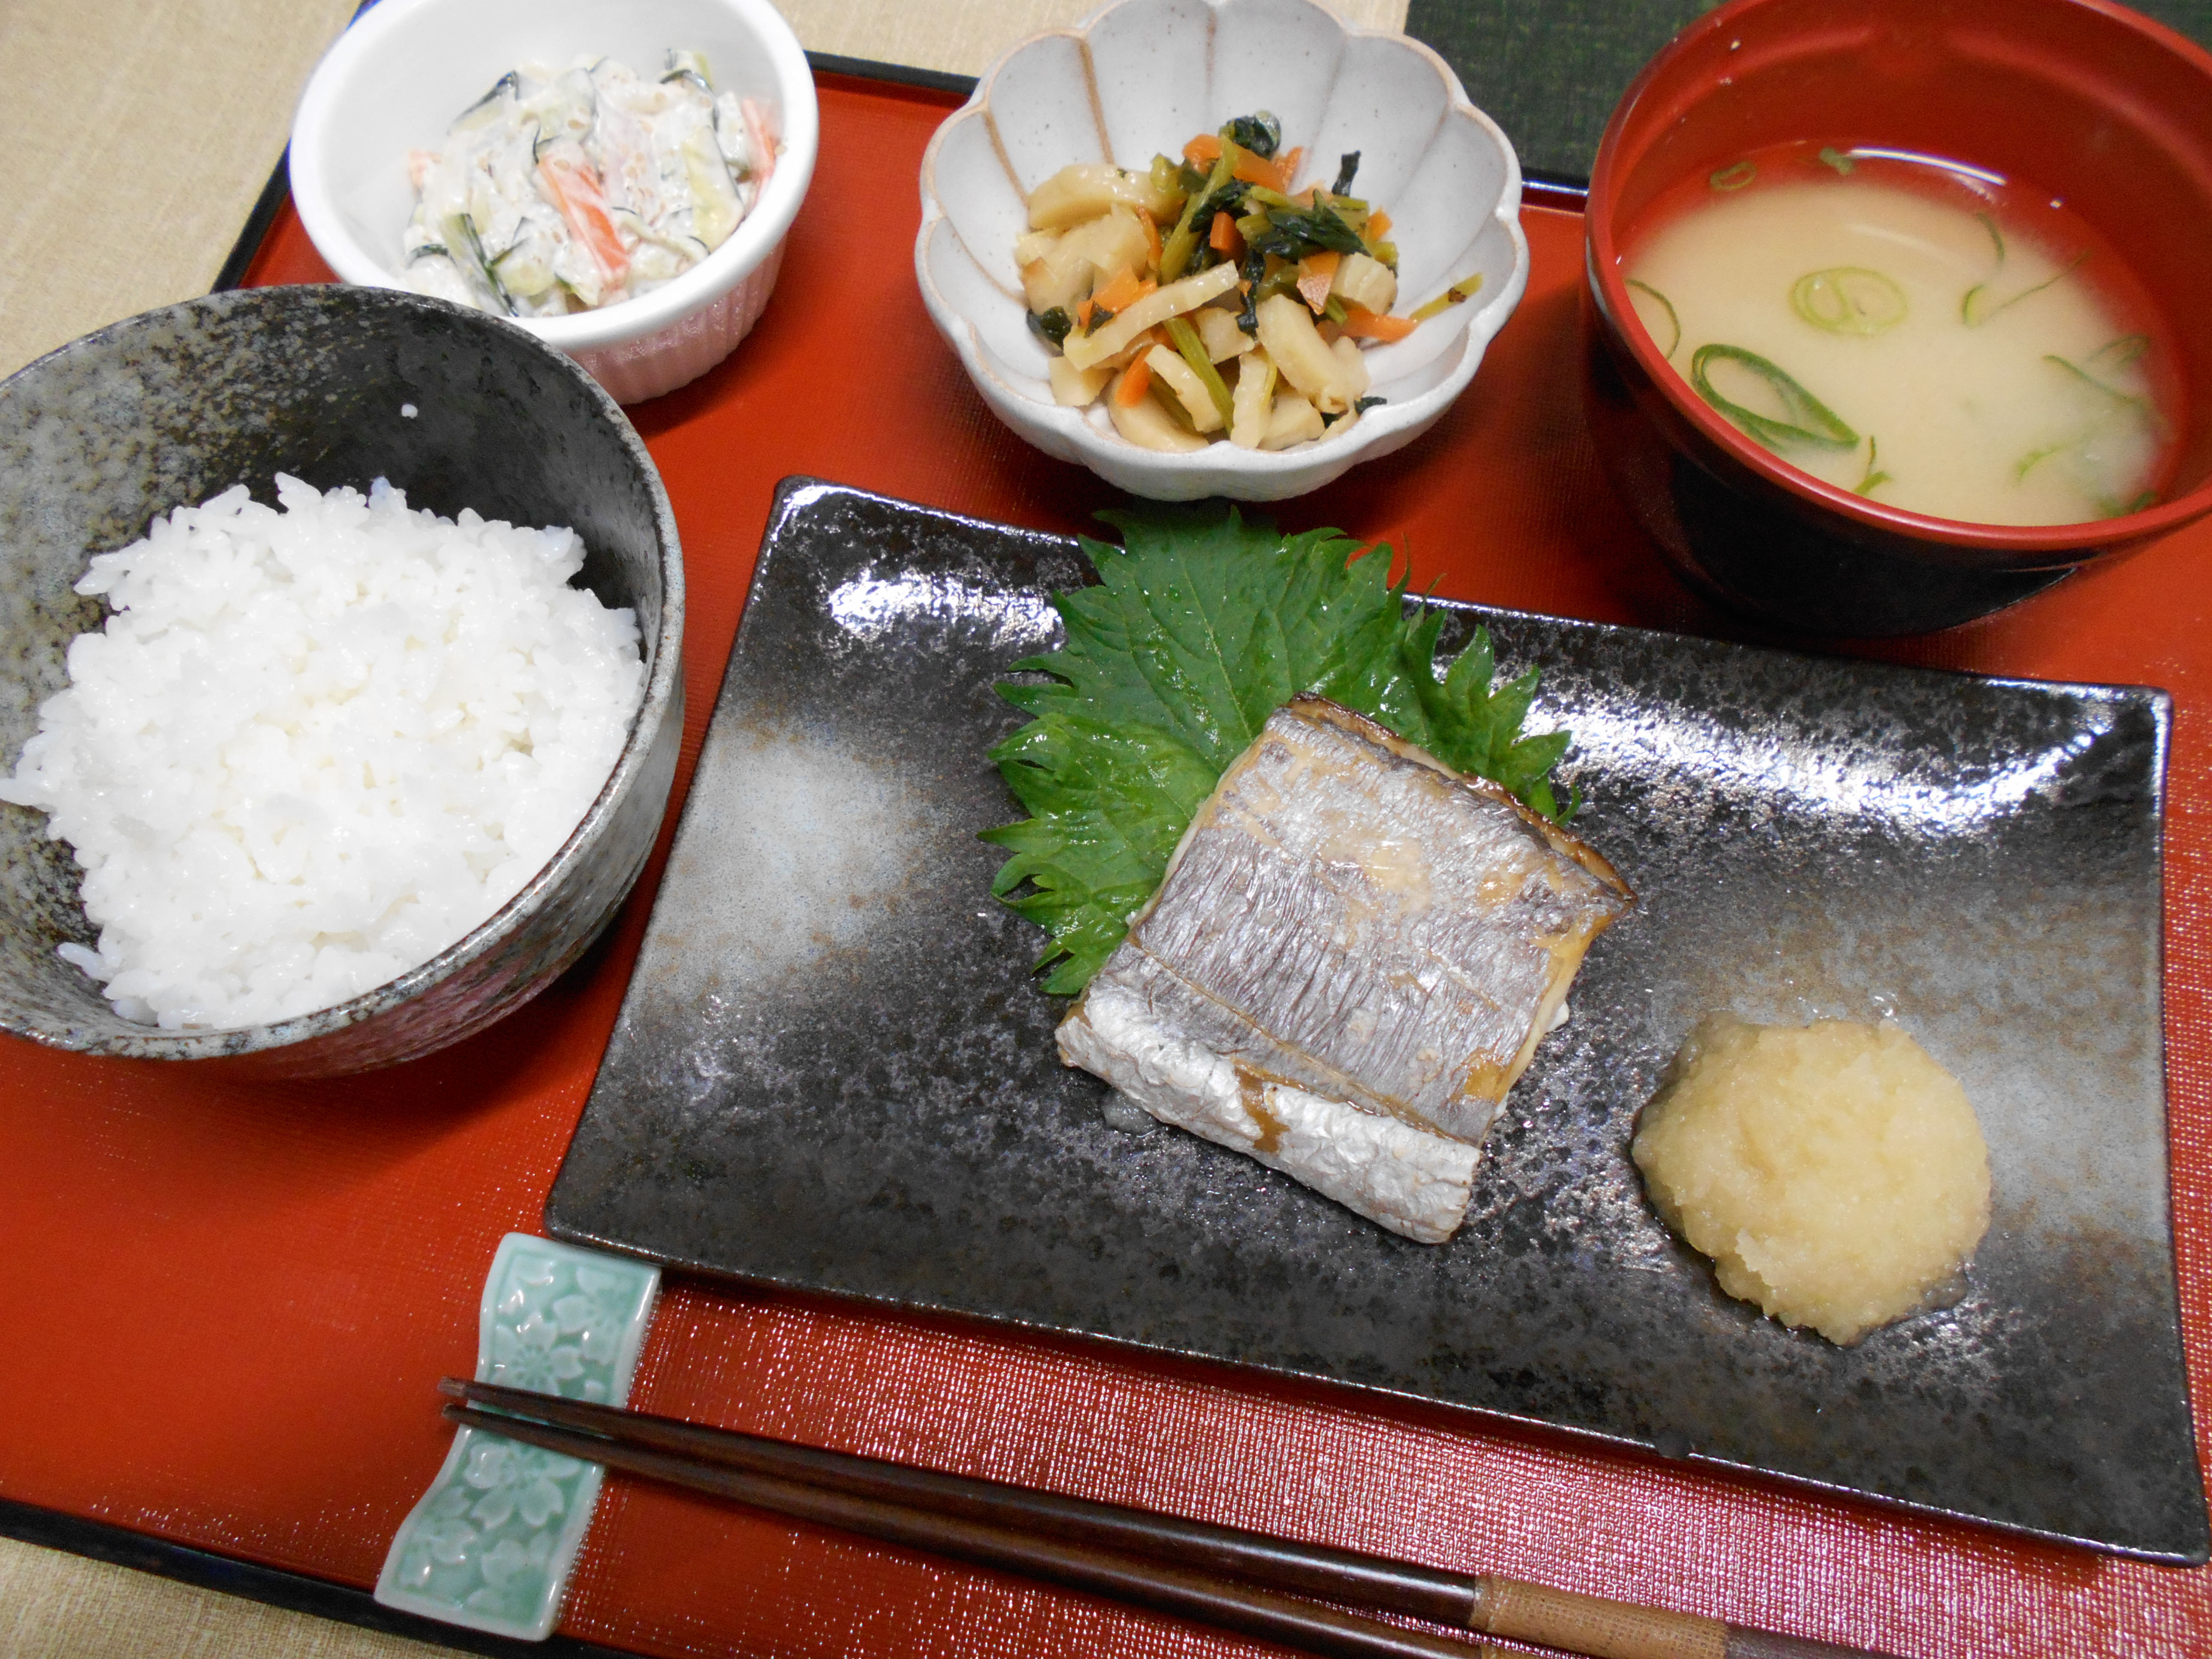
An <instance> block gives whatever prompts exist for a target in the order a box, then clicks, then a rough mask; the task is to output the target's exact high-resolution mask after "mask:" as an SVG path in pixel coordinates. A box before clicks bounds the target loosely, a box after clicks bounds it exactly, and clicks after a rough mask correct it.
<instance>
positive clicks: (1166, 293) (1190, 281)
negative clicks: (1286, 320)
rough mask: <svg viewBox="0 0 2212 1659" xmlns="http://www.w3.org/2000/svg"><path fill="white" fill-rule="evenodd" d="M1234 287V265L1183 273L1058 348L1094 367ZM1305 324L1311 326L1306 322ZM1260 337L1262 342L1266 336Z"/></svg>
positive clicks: (1079, 365) (1070, 358) (1073, 359)
mask: <svg viewBox="0 0 2212 1659" xmlns="http://www.w3.org/2000/svg"><path fill="white" fill-rule="evenodd" d="M1236 286H1237V267H1236V266H1235V265H1216V266H1214V267H1213V269H1212V270H1201V271H1200V272H1199V273H1198V275H1197V276H1186V277H1184V278H1183V279H1182V281H1181V282H1177V283H1169V284H1168V285H1167V286H1166V287H1165V288H1163V289H1154V290H1153V291H1152V293H1150V294H1147V295H1146V296H1145V297H1144V298H1143V299H1141V300H1139V301H1137V303H1136V304H1134V305H1133V306H1131V307H1129V308H1128V309H1127V311H1125V312H1122V313H1121V314H1120V315H1119V316H1117V317H1115V319H1114V320H1113V321H1112V322H1110V323H1107V324H1104V325H1102V326H1101V327H1100V328H1099V330H1098V331H1097V333H1096V334H1071V335H1069V336H1068V337H1067V341H1066V344H1065V345H1063V346H1062V347H1061V348H1060V349H1061V351H1062V352H1064V353H1065V354H1066V357H1067V361H1068V362H1071V363H1073V364H1074V365H1075V366H1076V367H1077V368H1097V366H1098V365H1099V364H1100V363H1103V362H1105V361H1106V359H1107V358H1109V357H1110V356H1113V355H1114V354H1115V352H1117V351H1120V350H1121V349H1122V348H1123V347H1125V346H1127V344H1128V343H1130V342H1131V341H1132V340H1133V339H1135V338H1136V337H1138V336H1139V334H1142V333H1143V332H1144V331H1146V329H1148V328H1157V327H1158V325H1160V324H1162V323H1164V322H1165V321H1167V319H1169V318H1170V317H1180V316H1182V314H1183V313H1185V312H1186V311H1195V310H1197V309H1198V308H1199V307H1200V306H1202V305H1204V304H1205V303H1206V301H1208V300H1212V299H1218V297H1219V296H1220V295H1224V294H1226V293H1228V292H1229V291H1230V290H1231V289H1233V288H1235V287H1236ZM1291 304H1292V305H1293V307H1295V306H1296V304H1297V302H1296V301H1292V302H1291ZM1307 327H1308V328H1311V327H1312V325H1311V324H1310V323H1309V324H1308V325H1307ZM1265 338H1266V336H1265V335H1262V336H1261V339H1262V340H1263V341H1264V340H1265ZM1314 339H1315V341H1316V343H1319V341H1320V339H1321V337H1320V336H1319V335H1317V334H1316V336H1315V337H1314Z"/></svg>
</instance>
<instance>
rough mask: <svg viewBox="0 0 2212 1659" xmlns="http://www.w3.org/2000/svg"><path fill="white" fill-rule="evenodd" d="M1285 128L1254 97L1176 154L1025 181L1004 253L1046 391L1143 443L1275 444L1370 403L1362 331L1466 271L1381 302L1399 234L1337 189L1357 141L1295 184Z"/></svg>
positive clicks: (1461, 289) (1459, 297)
mask: <svg viewBox="0 0 2212 1659" xmlns="http://www.w3.org/2000/svg"><path fill="white" fill-rule="evenodd" d="M1281 144H1282V129H1281V126H1280V125H1279V123H1278V122H1277V121H1276V119H1275V118H1274V117H1273V116H1272V115H1270V114H1268V113H1267V112H1266V111H1265V110H1262V111H1261V112H1258V113H1257V114H1254V115H1240V116H1238V117H1237V118H1236V119H1234V120H1232V121H1230V122H1229V123H1227V124H1226V125H1224V126H1223V127H1222V128H1221V130H1220V131H1218V132H1209V133H1200V135H1199V136H1198V137H1195V138H1193V139H1192V140H1191V141H1190V142H1189V143H1188V144H1185V145H1184V146H1183V154H1182V160H1181V161H1176V159H1174V158H1173V157H1170V156H1166V155H1155V156H1154V157H1153V158H1152V167H1151V169H1150V170H1149V171H1148V172H1146V173H1132V172H1130V171H1128V170H1127V169H1125V168H1121V167H1114V166H1111V165H1109V164H1106V163H1085V164H1079V165H1077V166H1073V167H1062V168H1061V169H1060V171H1059V172H1058V173H1054V174H1053V176H1052V177H1051V178H1049V179H1046V180H1045V181H1044V183H1042V185H1038V186H1037V188H1036V190H1035V191H1032V192H1031V194H1030V198H1029V216H1030V229H1029V234H1027V235H1025V236H1024V237H1023V238H1022V239H1021V240H1019V241H1018V242H1017V243H1016V244H1015V245H1014V262H1015V264H1017V265H1018V267H1019V269H1020V270H1021V277H1022V290H1023V295H1024V300H1025V301H1026V302H1027V304H1028V307H1029V313H1030V327H1031V328H1032V329H1033V330H1035V331H1036V333H1037V335H1038V336H1039V337H1041V338H1042V339H1043V340H1044V341H1045V342H1046V343H1047V344H1048V345H1049V346H1050V347H1051V348H1052V349H1053V351H1054V354H1055V355H1054V356H1053V358H1052V360H1051V375H1052V390H1053V396H1054V398H1055V399H1056V400H1057V401H1058V402H1060V403H1061V404H1066V405H1068V406H1070V407H1073V408H1086V407H1088V406H1089V405H1091V404H1094V403H1096V402H1097V401H1098V399H1099V398H1101V397H1102V396H1103V398H1105V400H1106V408H1107V411H1108V413H1109V415H1110V416H1112V419H1113V422H1114V427H1115V430H1116V431H1118V432H1119V433H1121V435H1122V436H1123V437H1124V438H1126V439H1127V440H1128V441H1130V442H1131V443H1133V444H1136V445H1138V446H1139V447H1142V448H1146V449H1154V450H1161V451H1166V452H1170V453H1173V452H1179V451H1188V450H1198V449H1203V448H1205V447H1206V446H1207V445H1208V444H1209V443H1214V442H1218V441H1221V440H1223V439H1226V440H1228V441H1230V442H1231V443H1234V444H1237V445H1239V446H1240V447H1243V448H1246V449H1286V448H1288V447H1291V445H1293V444H1302V443H1307V442H1310V441H1312V440H1314V439H1316V438H1319V437H1322V436H1323V435H1325V434H1328V433H1330V432H1342V431H1345V430H1346V429H1348V428H1350V427H1351V426H1352V423H1354V422H1357V421H1358V418H1359V416H1360V414H1361V412H1362V411H1363V410H1366V409H1368V408H1370V407H1371V406H1373V405H1374V404H1378V403H1380V402H1382V401H1383V400H1382V399H1381V398H1373V397H1370V396H1369V395H1368V384H1369V380H1368V373H1367V366H1366V363H1365V361H1364V358H1363V356H1362V355H1361V343H1363V342H1366V341H1389V340H1401V339H1403V338H1405V337H1406V336H1407V335H1408V334H1410V333H1412V332H1413V330H1414V329H1415V328H1416V327H1417V326H1419V324H1420V323H1421V321H1422V320H1423V319H1425V318H1428V317H1431V316H1434V315H1436V314H1437V313H1438V312H1441V311H1443V309H1445V308H1446V307H1449V306H1452V305H1455V304H1458V303H1459V302H1460V301H1464V300H1467V299H1468V298H1471V297H1472V296H1473V295H1474V293H1475V291H1476V290H1477V289H1480V287H1481V285H1482V278H1481V276H1480V274H1479V273H1478V274H1477V275H1475V276H1470V277H1468V278H1467V279H1466V280H1465V281H1463V282H1462V283H1456V284H1455V285H1454V286H1453V287H1452V288H1450V289H1447V290H1446V291H1445V292H1444V293H1443V294H1442V295H1438V296H1437V299H1435V300H1433V301H1431V302H1430V303H1429V304H1427V305H1425V306H1424V307H1421V308H1420V310H1419V311H1417V312H1415V313H1413V315H1411V316H1406V317H1401V316H1394V315H1392V314H1391V311H1390V307H1392V306H1393V305H1394V304H1395V303H1396V302H1397V298H1398V249H1397V246H1396V244H1395V243H1394V242H1392V241H1391V240H1389V236H1390V216H1389V214H1387V213H1384V212H1383V211H1381V210H1379V209H1376V208H1374V207H1372V206H1371V205H1370V204H1368V203H1367V202H1365V201H1364V200H1362V199H1361V198H1360V197H1357V196H1354V195H1352V193H1351V191H1352V179H1353V175H1354V174H1355V173H1358V168H1359V152H1358V151H1357V150H1354V151H1352V152H1351V153H1350V154H1349V155H1345V156H1343V157H1342V158H1341V159H1340V162H1339V165H1338V168H1337V173H1336V179H1335V182H1334V184H1332V185H1327V186H1323V185H1309V186H1307V187H1306V188H1305V189H1304V190H1303V191H1298V192H1297V194H1295V195H1293V194H1292V193H1291V185H1292V184H1293V183H1294V182H1295V181H1296V179H1297V174H1298V171H1299V165H1300V163H1301V161H1303V160H1304V152H1303V151H1302V150H1298V149H1291V150H1288V151H1285V150H1283V149H1282V148H1281Z"/></svg>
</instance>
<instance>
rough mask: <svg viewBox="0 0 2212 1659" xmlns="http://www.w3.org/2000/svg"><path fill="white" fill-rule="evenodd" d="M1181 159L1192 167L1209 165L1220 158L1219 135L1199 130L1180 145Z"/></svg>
mask: <svg viewBox="0 0 2212 1659" xmlns="http://www.w3.org/2000/svg"><path fill="white" fill-rule="evenodd" d="M1182 159H1183V160H1184V161H1188V162H1189V163H1190V164H1191V166H1193V167H1212V165H1213V164H1214V163H1215V162H1216V161H1219V160H1220V159H1221V135H1220V134H1219V133H1218V132H1201V133H1200V134H1199V135H1198V137H1195V138H1194V139H1192V140H1191V141H1190V142H1189V143H1187V144H1185V145H1184V146H1183V147H1182Z"/></svg>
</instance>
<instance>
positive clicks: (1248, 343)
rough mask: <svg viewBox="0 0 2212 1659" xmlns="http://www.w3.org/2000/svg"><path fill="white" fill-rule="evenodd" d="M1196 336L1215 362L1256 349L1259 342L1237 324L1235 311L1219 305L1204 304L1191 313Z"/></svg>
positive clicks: (1226, 360)
mask: <svg viewBox="0 0 2212 1659" xmlns="http://www.w3.org/2000/svg"><path fill="white" fill-rule="evenodd" d="M1191 321H1192V322H1194V323H1195V324H1196V325H1198V337H1199V338H1200V339H1201V340H1203V341H1205V342H1206V356H1209V357H1211V358H1212V359H1213V361H1214V362H1217V363H1225V362H1228V361H1229V360H1230V359H1231V357H1241V356H1243V355H1244V354H1245V353H1246V352H1248V351H1253V350H1256V349H1258V348H1259V344H1260V343H1259V342H1258V341H1257V340H1255V339H1254V338H1253V337H1251V336H1250V335H1249V334H1247V333H1246V332H1245V331H1243V329H1241V328H1239V327H1237V313H1235V312H1233V311H1224V310H1223V309H1222V308H1221V307H1219V306H1206V307H1203V308H1202V309H1200V310H1199V311H1196V312H1194V313H1192V314H1191Z"/></svg>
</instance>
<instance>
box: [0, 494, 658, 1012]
mask: <svg viewBox="0 0 2212 1659" xmlns="http://www.w3.org/2000/svg"><path fill="white" fill-rule="evenodd" d="M276 486H277V488H276V494H277V499H278V501H280V502H281V503H282V504H283V511H282V512H278V511H276V509H274V508H271V507H265V506H263V505H261V504H260V503H258V502H256V501H253V500H252V498H251V497H250V496H249V495H247V493H246V488H245V486H244V485H242V484H241V485H240V486H238V487H237V488H236V489H229V490H226V491H225V492H224V493H223V494H222V495H217V496H216V497H215V498H214V499H212V500H210V501H208V502H207V503H205V504H204V506H200V507H179V508H178V509H177V510H176V511H175V512H174V513H171V514H170V515H169V516H168V517H167V518H166V519H156V520H155V521H154V524H153V526H152V529H151V530H150V532H149V534H148V535H147V538H146V539H145V540H143V541H142V542H137V543H134V544H131V546H129V547H126V548H124V549H123V550H120V551H118V552H114V553H104V554H101V555H100V556H97V557H95V558H94V559H93V560H92V562H91V563H92V568H91V571H90V574H88V575H87V576H86V577H85V578H84V579H83V580H82V581H80V582H79V583H78V584H77V592H80V593H100V594H105V595H106V598H107V601H108V604H109V605H110V606H111V607H112V615H111V616H110V617H108V619H107V622H106V627H105V628H104V629H102V630H101V631H100V632H98V633H91V634H81V635H78V636H77V637H76V640H74V641H71V642H70V649H69V672H70V686H69V689H68V690H64V691H63V692H61V693H59V694H58V696H54V697H52V698H50V699H48V700H47V702H46V703H45V705H44V706H43V707H42V708H40V711H39V714H40V724H39V731H38V733H37V735H36V736H34V737H33V738H31V739H30V740H29V741H28V742H27V743H26V744H24V745H23V753H22V756H21V758H20V759H19V760H18V762H17V763H16V766H15V776H14V778H13V779H12V780H8V779H0V799H5V800H10V801H14V802H16V803H17V804H19V805H24V806H33V807H37V808H40V810H42V811H45V812H46V813H47V814H48V815H49V818H50V822H49V823H48V825H47V829H48V833H49V834H51V835H52V836H58V837H59V838H61V839H63V840H65V841H67V842H69V843H70V845H71V846H72V847H73V848H75V849H76V857H77V861H78V862H79V863H80V864H82V866H84V871H85V876H84V883H83V887H82V895H83V899H84V907H85V911H86V914H87V915H88V916H89V917H90V918H91V920H92V921H93V923H94V925H95V926H97V927H99V929H100V946H99V949H98V950H97V951H89V950H87V949H85V948H84V947H83V946H82V945H63V946H62V947H61V954H62V955H63V956H64V957H65V958H67V959H68V960H69V961H70V962H71V963H75V964H76V966H77V967H79V968H82V969H83V970H84V971H85V972H86V973H87V974H88V975H91V976H92V977H93V978H94V979H95V980H98V981H102V982H103V988H104V989H105V991H106V995H107V996H108V998H109V999H110V1000H112V1002H113V1003H114V1005H115V1006H116V1009H117V1010H118V1012H120V1013H122V1014H124V1015H125V1016H126V1017H128V1018H131V1019H134V1020H139V1021H143V1022H146V1023H149V1024H159V1025H160V1026H161V1027H163V1028H164V1029H168V1030H181V1029H186V1028H198V1029H204V1028H209V1027H218V1028H219V1027H228V1026H239V1025H252V1024H261V1023H264V1022H266V1021H270V1020H276V1019H284V1018H291V1017H293V1016H295V1015H298V1014H304V1013H308V1012H313V1011H314V1010H316V1009H319V1008H326V1007H330V1006H332V1005H334V1004H337V1003H339V1002H343V1001H344V1000H347V999H348V998H349V997H353V996H356V995H359V994H361V993H362V992H364V991H368V990H371V989H374V987H377V986H379V985H382V984H384V983H386V981H390V980H391V979H392V978H394V977H396V976H397V975H400V974H402V973H404V972H405V971H406V970H407V969H410V968H413V967H416V966H417V965H419V964H420V963H424V962H427V961H428V960H429V958H430V957H434V956H435V955H436V954H437V953H438V952H439V951H442V950H443V949H445V948H446V946H447V945H451V944H453V942H454V941H455V940H457V939H460V938H461V937H463V936H464V935H465V934H466V933H469V932H470V931H471V929H473V928H475V927H477V926H478V925H479V924H480V923H482V922H483V921H486V920H487V919H488V918H489V917H490V916H491V915H492V914H493V913H494V912H495V911H496V910H497V909H498V908H500V907H501V905H502V904H504V903H506V902H507V900H508V899H510V898H512V897H513V896H514V895H515V893H516V892H518V891H519V890H520V889H521V888H522V886H523V885H524V884H526V882H528V881H529V880H530V878H532V876H534V875H535V874H537V872H538V871H539V870H540V869H541V868H543V867H544V864H545V862H546V861H547V860H549V859H550V858H551V857H552V855H553V854H554V853H555V852H556V850H558V848H560V846H561V843H562V842H564V841H565V840H567V839H568V835H569V832H570V831H571V830H573V829H574V828H575V827H576V824H577V822H578V821H579V820H580V818H581V817H583V815H584V813H585V811H586V809H587V808H589V806H590V805H591V804H592V800H593V799H594V798H595V797H596V796H597V795H598V793H599V789H600V787H602V786H603V785H604V784H605V782H606V780H607V775H608V774H609V773H610V772H611V770H612V769H613V767H614V763H615V761H616V759H617V757H619V755H620V753H621V750H622V746H623V738H624V737H625V735H626V733H627V732H628V729H629V720H630V717H631V715H632V714H634V713H635V710H636V708H637V706H638V702H639V699H640V698H641V696H642V694H643V690H644V682H645V670H644V665H643V663H642V661H641V657H640V654H639V651H638V630H637V620H636V617H635V616H634V615H633V614H632V613H631V612H630V611H626V610H625V611H610V610H608V609H607V608H606V607H605V606H604V605H601V604H600V603H599V599H597V597H596V596H594V595H593V594H592V593H591V592H588V591H586V590H585V589H582V588H576V587H571V586H568V579H569V578H570V577H571V576H573V575H574V574H576V572H577V571H578V570H579V569H580V568H582V565H583V561H584V549H583V544H582V543H581V542H580V541H579V540H578V539H577V537H576V535H575V532H574V531H571V530H566V529H547V530H526V529H516V528H514V527H513V526H510V525H507V524H503V523H499V522H486V521H485V520H483V519H480V518H478V517H477V515H476V514H475V513H471V512H466V511H464V512H463V513H461V515H460V518H459V522H455V521H454V520H448V519H441V518H439V517H438V516H436V515H435V513H427V512H423V513H416V512H410V511H409V510H408V507H407V498H406V496H405V495H404V494H403V493H402V492H401V491H399V490H397V489H392V488H391V487H390V485H388V484H387V483H386V482H385V481H384V480H383V479H381V478H380V479H378V480H377V481H376V483H375V484H374V486H373V487H372V488H371V489H370V490H369V493H368V496H367V498H366V499H364V498H363V497H362V495H361V494H360V492H358V491H356V490H352V489H333V490H331V492H330V493H329V494H328V495H325V494H323V493H322V492H320V491H319V490H317V489H314V488H313V487H312V486H311V485H308V484H305V483H301V482H300V480H298V479H296V478H289V477H283V476H282V475H280V476H279V477H278V478H277V480H276Z"/></svg>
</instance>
